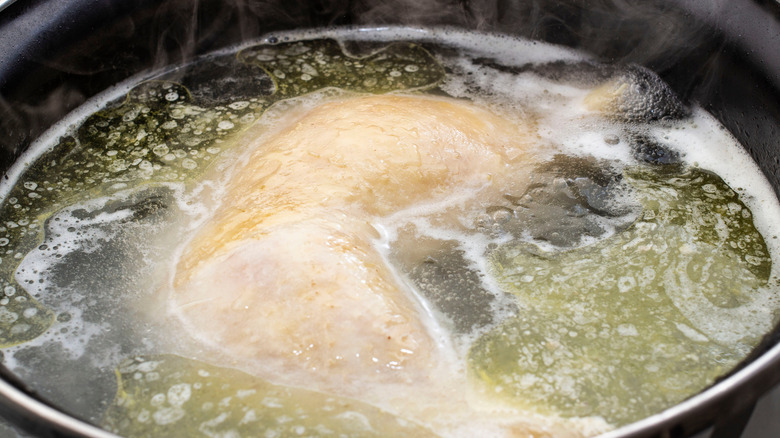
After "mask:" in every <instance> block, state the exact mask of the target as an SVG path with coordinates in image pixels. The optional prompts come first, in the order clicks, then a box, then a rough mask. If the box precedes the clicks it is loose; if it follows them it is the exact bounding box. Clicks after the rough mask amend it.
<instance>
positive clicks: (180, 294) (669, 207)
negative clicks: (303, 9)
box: [0, 27, 780, 437]
mask: <svg viewBox="0 0 780 438" xmlns="http://www.w3.org/2000/svg"><path fill="white" fill-rule="evenodd" d="M8 176H9V180H7V181H6V182H5V183H4V185H3V186H2V195H3V198H2V206H0V217H1V218H2V221H1V222H0V283H2V284H1V285H0V290H2V296H0V347H2V353H3V361H4V364H5V365H6V366H7V367H8V368H9V369H11V370H12V371H13V372H15V373H17V374H18V375H19V376H22V377H23V378H24V379H25V382H28V383H29V385H30V386H31V387H32V388H34V389H35V390H36V391H37V392H38V393H40V394H41V395H42V396H43V397H45V398H46V399H47V400H50V401H51V402H52V403H54V404H55V405H60V406H67V408H68V411H69V412H72V413H74V414H76V415H78V416H81V417H82V418H85V419H87V420H89V421H91V422H93V423H96V424H99V425H101V426H102V427H104V428H106V429H107V430H109V431H111V432H114V433H117V434H119V435H122V436H127V437H142V436H181V437H192V436H209V437H212V436H226V437H227V436H230V437H240V436H267V437H277V436H278V437H281V436H432V437H433V436H440V437H466V436H476V435H479V436H495V437H515V436H518V437H519V436H522V437H529V436H530V437H585V436H595V435H598V434H600V433H603V432H606V431H609V430H613V429H615V428H618V427H621V426H623V425H627V424H629V423H632V422H634V421H637V420H640V419H643V418H646V417H648V416H651V415H654V414H657V413H659V412H662V411H663V410H664V409H667V408H669V407H672V406H674V405H676V404H678V403H680V402H682V401H684V400H685V399H687V398H689V397H691V396H694V395H696V394H697V393H699V392H701V391H702V390H704V389H706V388H708V387H709V386H710V385H712V384H713V383H714V382H715V381H716V380H717V379H718V378H719V377H721V376H723V375H726V374H727V373H729V372H730V371H731V370H733V369H734V367H736V366H737V365H738V364H739V363H740V362H741V361H742V360H744V359H745V358H746V357H747V356H748V355H749V354H750V352H751V351H752V350H753V349H754V348H755V347H756V346H757V345H758V344H759V342H760V341H761V339H762V337H763V336H764V335H765V334H767V333H769V332H770V331H771V330H772V328H773V327H774V326H775V324H776V322H777V315H778V309H779V308H780V302H778V292H779V291H780V289H779V287H778V275H777V274H778V272H777V267H776V263H775V261H776V260H775V259H776V257H777V255H778V251H777V233H778V231H777V229H776V227H777V225H776V222H777V220H776V218H777V217H780V208H779V207H778V202H777V199H776V198H775V195H774V193H773V191H772V190H771V188H770V187H769V184H768V183H767V182H766V181H765V179H764V177H763V175H762V174H761V173H760V171H759V170H758V168H757V167H756V166H755V164H754V163H753V162H752V161H751V159H750V158H749V156H748V155H747V154H746V153H745V152H744V150H743V149H742V147H741V146H740V145H739V144H738V143H737V142H736V141H735V140H734V138H733V137H732V136H731V135H730V134H729V133H728V132H727V131H726V130H725V129H724V128H723V127H721V126H720V125H719V124H718V122H717V121H716V120H715V119H714V118H713V117H712V116H710V115H709V114H707V113H706V112H704V111H703V110H702V109H701V108H700V107H698V106H697V105H696V104H695V102H684V101H682V100H681V99H680V98H679V97H678V96H677V95H676V94H675V93H674V91H673V90H672V89H671V88H670V87H669V86H668V85H667V84H665V83H664V82H663V81H662V80H661V79H660V78H659V77H658V76H657V75H656V74H654V73H653V72H651V71H649V70H647V69H645V68H643V67H641V66H636V65H610V64H603V63H600V62H598V61H597V60H594V59H591V58H590V57H588V55H587V54H582V53H578V52H575V51H572V50H569V49H564V48H561V47H557V46H553V45H548V44H543V43H539V42H533V41H526V40H522V39H517V38H510V37H506V36H501V35H493V34H484V33H475V32H464V31H456V30H453V29H412V28H392V27H391V28H382V29H359V30H358V29H329V30H316V31H307V32H296V33H285V34H275V35H273V36H269V37H267V38H265V39H262V40H260V41H255V42H252V43H247V44H244V45H242V46H239V47H234V48H232V49H230V50H224V51H221V52H217V53H213V54H211V55H208V56H205V57H202V58H199V59H198V60H196V61H194V62H192V63H190V64H187V65H181V66H173V67H169V68H167V69H166V70H164V71H158V72H154V73H150V74H147V75H146V76H143V77H138V78H134V79H132V80H130V81H128V82H126V83H124V84H120V85H117V86H116V87H114V88H112V89H111V90H107V91H106V92H105V93H103V95H101V96H99V98H96V99H93V100H92V101H90V102H89V103H88V104H86V105H84V106H83V108H81V109H80V110H79V111H76V112H75V113H73V114H71V115H70V116H69V117H68V118H67V119H65V120H63V121H62V122H60V123H59V124H58V125H57V126H55V127H54V128H52V129H51V130H50V131H49V132H48V133H47V134H46V135H45V136H43V137H42V138H40V139H39V140H38V141H37V142H36V143H35V144H34V145H33V147H31V149H30V151H29V152H28V153H27V155H25V156H23V157H22V159H20V160H19V161H18V163H17V165H16V166H15V167H14V168H12V169H11V171H9V174H8Z"/></svg>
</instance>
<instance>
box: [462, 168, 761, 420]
mask: <svg viewBox="0 0 780 438" xmlns="http://www.w3.org/2000/svg"><path fill="white" fill-rule="evenodd" d="M625 177H626V179H627V181H628V183H629V184H630V185H632V186H633V187H634V188H635V189H636V191H635V194H634V195H635V196H636V198H637V199H638V201H639V202H640V203H641V205H642V206H643V209H644V210H643V213H642V215H641V217H640V219H639V220H637V221H636V222H635V223H634V224H633V225H631V226H630V227H629V228H628V229H626V230H625V231H624V232H621V233H618V234H616V235H614V236H612V237H610V238H608V239H605V240H602V241H600V242H598V243H596V244H593V245H588V246H584V247H580V248H576V249H571V250H563V251H548V250H543V249H541V248H539V247H536V246H535V245H532V244H529V243H521V242H510V243H507V244H504V245H502V246H500V247H498V248H497V249H496V250H495V251H493V252H492V253H491V254H490V255H489V258H490V261H491V265H492V269H493V274H494V275H495V277H496V279H497V280H498V281H499V282H500V284H501V287H502V289H503V290H505V291H507V292H510V293H512V294H514V295H515V296H516V297H517V298H518V301H517V302H518V307H519V310H518V312H517V316H514V317H510V318H508V319H507V320H506V321H505V322H503V323H502V324H501V325H499V326H498V327H497V328H495V329H493V330H491V331H490V332H488V333H486V334H485V335H483V336H482V337H481V338H480V339H478V340H477V341H476V342H475V343H474V344H473V346H472V347H471V350H470V353H469V359H468V360H469V364H470V369H471V372H472V374H473V376H474V378H475V379H476V381H478V382H480V383H479V384H478V386H479V387H480V388H481V390H482V391H483V392H484V393H486V394H488V395H489V396H490V397H496V398H498V399H501V400H504V401H507V402H509V403H510V404H512V405H515V406H521V407H523V408H525V409H530V410H533V411H538V412H542V413H546V414H561V415H564V416H590V415H600V416H603V417H604V418H606V419H607V421H609V422H610V423H613V424H616V425H621V424H626V423H629V422H631V421H635V420H638V419H641V418H644V417H646V416H648V415H651V414H654V413H657V412H660V411H661V410H663V409H665V408H667V407H670V406H672V405H674V404H676V403H678V402H680V401H682V400H684V399H685V398H687V397H690V396H691V395H693V394H695V393H697V392H699V391H701V390H702V389H704V388H706V387H707V386H709V385H710V384H712V383H713V382H714V380H715V379H716V378H717V377H718V376H721V375H723V374H724V373H726V372H728V371H729V370H730V369H732V368H733V367H734V366H735V365H736V364H737V363H738V362H739V361H740V360H742V359H743V358H744V357H745V355H746V354H747V353H748V352H749V351H750V350H751V349H752V348H753V347H754V346H755V345H756V344H757V343H758V341H759V339H760V337H761V336H762V335H763V333H765V332H766V331H767V330H769V329H770V328H771V327H763V326H760V324H758V325H759V326H758V327H754V326H752V325H751V324H752V323H751V319H753V318H751V312H756V311H762V312H763V311H771V310H768V309H764V308H763V307H762V306H761V304H760V297H761V296H762V295H763V293H764V292H766V289H765V288H766V287H767V280H768V278H769V269H770V263H771V261H770V259H769V257H768V252H767V248H766V244H765V243H764V240H763V238H762V237H761V235H760V234H759V233H758V231H756V229H755V227H754V226H753V223H752V217H751V215H750V212H749V210H748V209H747V207H746V206H745V205H744V204H743V203H742V202H741V201H740V200H739V199H738V197H737V195H736V193H735V192H734V191H732V190H731V189H730V188H729V187H728V186H727V185H726V184H725V183H724V182H723V181H722V180H721V179H720V178H719V177H717V176H716V175H714V174H712V173H710V172H706V171H703V170H699V169H696V168H681V167H680V166H665V167H660V168H651V167H639V168H632V169H627V170H626V172H625ZM754 300H755V302H754ZM750 303H753V306H752V309H748V308H746V307H742V306H745V305H747V304H750ZM756 303H758V304H756Z"/></svg>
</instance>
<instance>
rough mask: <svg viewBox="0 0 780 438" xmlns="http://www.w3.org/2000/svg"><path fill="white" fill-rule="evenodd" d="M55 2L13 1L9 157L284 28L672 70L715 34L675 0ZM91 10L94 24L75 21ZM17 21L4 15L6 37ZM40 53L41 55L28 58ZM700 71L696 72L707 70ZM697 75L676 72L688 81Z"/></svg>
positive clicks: (0, 65) (5, 142) (0, 95)
mask: <svg viewBox="0 0 780 438" xmlns="http://www.w3.org/2000/svg"><path fill="white" fill-rule="evenodd" d="M50 3H55V4H59V6H52V5H50V4H48V3H46V4H44V5H45V6H47V7H48V8H44V7H36V8H34V9H30V10H23V9H21V7H20V6H18V5H17V4H13V5H11V6H10V7H9V8H8V9H7V10H6V11H4V13H8V15H6V16H12V17H13V16H14V14H17V15H18V17H17V18H16V20H17V22H18V21H19V20H21V22H25V23H37V24H36V25H35V26H33V27H31V26H29V25H27V27H28V28H29V29H28V30H27V32H28V33H29V35H27V38H26V39H25V41H26V42H27V41H29V44H26V45H22V46H20V48H13V47H8V48H6V49H3V50H4V51H0V108H2V113H3V114H2V115H3V117H2V119H3V122H2V124H0V129H2V132H1V133H2V135H0V148H1V149H2V151H3V153H4V154H5V155H4V156H2V157H1V158H2V159H3V162H4V164H5V165H4V166H2V167H7V165H8V164H9V163H10V161H9V158H13V157H16V156H18V154H19V153H20V151H21V150H23V149H24V148H25V147H26V146H27V145H28V144H29V143H30V142H31V141H32V140H33V139H35V138H36V137H38V136H39V135H40V134H41V133H42V132H43V131H44V130H45V129H46V128H47V127H48V126H50V125H51V124H53V123H54V122H56V121H57V120H58V119H60V118H62V117H63V116H64V115H65V114H66V113H67V112H69V111H71V110H73V109H74V108H75V107H76V106H77V105H78V104H80V103H81V102H83V101H84V100H85V99H86V98H88V97H90V96H92V95H94V94H96V93H98V92H100V91H101V90H102V89H105V88H107V87H108V86H110V85H113V84H115V83H117V82H120V81H121V80H123V79H125V78H127V77H129V76H131V75H132V74H134V73H136V72H139V71H143V70H153V69H158V68H162V67H164V66H167V65H174V64H180V63H183V62H187V61H189V60H191V59H193V58H195V57H197V56H199V55H202V54H205V53H208V52H211V51H214V50H217V49H220V48H223V47H226V46H229V45H233V44H236V43H238V42H241V41H246V40H249V39H256V38H258V37H260V36H262V35H265V34H268V33H273V32H276V31H281V30H289V29H293V28H313V27H322V26H332V25H358V26H377V25H380V26H381V25H392V24H396V25H397V24H403V25H415V26H457V27H464V28H469V29H475V30H480V31H489V32H500V33H507V34H512V35H518V36H522V37H526V38H531V39H540V40H544V41H547V42H552V43H556V44H562V45H565V46H569V47H573V48H576V49H582V50H585V51H587V52H591V53H594V54H596V55H597V56H599V57H601V58H602V59H604V60H606V61H608V62H621V63H637V64H642V65H645V66H648V67H649V68H651V69H653V70H655V71H657V72H661V74H662V75H663V73H664V72H665V71H666V70H667V69H670V68H672V67H673V66H675V65H677V64H678V63H679V62H680V60H685V59H687V58H688V57H690V56H691V54H692V53H695V52H696V51H697V50H699V51H700V48H701V46H702V45H703V44H705V43H704V42H705V41H706V40H707V39H708V38H711V34H710V33H709V32H708V29H706V28H704V27H701V26H696V25H694V24H692V23H694V22H695V20H693V19H691V17H690V16H688V15H687V13H686V12H684V11H682V10H680V9H679V8H676V7H673V6H672V5H671V3H667V2H665V1H663V0H657V1H648V0H591V1H588V2H582V1H580V0H559V1H542V0H471V1H469V0H314V1H311V0H197V1H184V0H169V1H164V2H160V1H157V0H155V1H153V0H137V1H134V2H106V5H107V6H106V5H102V4H101V6H97V7H95V8H97V9H96V10H93V9H95V8H93V7H92V6H85V5H87V3H88V2H84V1H81V2H79V1H73V2H70V3H68V4H67V6H63V3H59V2H50ZM89 5H92V2H90V3H89ZM101 8H102V9H101ZM50 9H56V10H57V12H58V14H59V15H56V18H55V19H52V18H50V17H51V15H43V14H44V13H46V14H49V13H50V12H51V11H50ZM35 14H38V15H41V16H40V17H38V16H36V15H35ZM106 17H113V18H111V19H107V18H106ZM36 18H40V19H41V20H40V21H38V22H36V21H35V19H36ZM79 21H83V22H86V23H87V24H86V25H85V26H83V27H75V25H74V26H73V27H68V26H71V24H70V23H71V22H74V23H75V22H79ZM13 23H15V22H11V24H10V25H9V24H8V23H5V25H4V26H0V38H2V37H3V35H2V33H3V30H4V27H5V28H7V27H8V26H11V25H12V24H13ZM47 23H48V24H47ZM0 24H2V23H0ZM47 26H48V28H47ZM16 27H17V28H19V27H23V26H16ZM16 31H17V32H23V31H24V29H16ZM41 39H43V40H41ZM9 46H14V45H13V44H11V45H9ZM44 49H46V50H44ZM14 51H16V52H14ZM710 52H711V51H710ZM39 53H42V55H39ZM31 54H32V55H33V59H32V61H33V63H32V64H29V63H27V64H25V63H19V62H17V61H18V60H19V59H27V60H29V58H30V56H31ZM697 61H702V60H701V59H698V60H697ZM701 64H703V62H699V64H698V65H701ZM14 69H18V70H17V71H15V70H14ZM692 72H693V73H696V71H695V70H694V71H691V70H687V71H686V74H687V75H688V76H696V75H695V74H694V75H691V73H692ZM679 76H680V77H681V78H682V77H684V76H685V75H679ZM9 77H10V79H8V78H9ZM691 81H692V79H690V78H683V79H682V80H681V84H682V85H680V86H676V84H675V81H674V80H672V81H670V82H671V85H672V87H673V88H676V89H677V90H676V91H678V92H680V91H685V89H686V88H688V87H690V85H691Z"/></svg>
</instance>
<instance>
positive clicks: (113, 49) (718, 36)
mask: <svg viewBox="0 0 780 438" xmlns="http://www.w3.org/2000/svg"><path fill="white" fill-rule="evenodd" d="M0 8H3V9H2V10H0V42H2V43H0V171H3V172H5V171H6V170H7V169H8V168H9V167H10V166H11V165H12V164H13V163H14V161H15V160H16V159H17V158H18V157H19V155H20V154H21V153H22V152H23V151H24V150H25V149H26V148H27V147H28V146H29V145H30V143H31V142H32V141H33V140H34V139H35V138H37V137H38V136H39V135H40V134H41V133H43V132H44V131H45V130H46V129H47V128H49V127H50V126H51V125H52V124H53V123H55V122H56V121H58V120H59V119H61V118H62V117H64V116H65V115H66V114H67V113H68V112H70V111H71V110H73V109H75V108H76V107H78V106H79V105H80V104H81V103H83V102H84V101H85V100H86V99H87V98H89V97H91V96H93V95H95V94H96V93H98V92H100V91H102V90H104V89H105V88H107V87H108V86H110V85H112V84H115V83H118V82H120V81H122V80H123V79H126V78H128V77H130V76H132V75H134V74H137V73H138V72H141V71H143V70H147V69H153V68H157V67H161V66H163V65H167V64H171V63H178V62H182V61H186V60H188V59H191V58H193V57H195V56H198V55H200V54H204V53H208V52H210V51H213V50H216V49H219V48H222V47H225V46H228V45H231V44H235V43H237V42H239V41H242V40H245V39H249V38H255V37H258V36H260V35H262V34H265V33H268V32H272V31H277V30H285V29H294V28H304V27H321V26H328V25H350V24H360V25H365V24H410V25H452V26H459V27H464V28H468V29H479V30H485V31H493V32H502V33H507V34H512V35H519V36H523V37H527V38H532V39H538V40H543V41H547V42H551V43H556V44H562V45H565V46H570V47H573V48H577V49H581V50H585V51H587V52H590V53H592V54H594V55H596V56H597V57H599V58H601V59H603V60H604V61H606V62H622V63H637V64H641V65H644V66H647V67H649V68H650V69H652V70H654V71H656V72H657V73H658V74H659V75H660V76H662V77H663V78H664V79H665V80H666V81H667V82H668V83H669V84H670V85H671V86H672V88H673V89H674V90H675V91H677V93H678V94H679V95H680V96H682V97H683V99H684V100H688V101H695V102H698V103H699V104H700V105H701V106H703V107H704V108H705V109H706V110H707V111H709V112H710V113H712V114H713V115H714V116H715V117H716V118H718V119H719V120H720V121H721V123H722V124H723V125H724V126H726V128H727V129H728V130H729V131H731V133H732V134H733V135H734V136H735V137H736V138H737V139H738V140H739V141H740V142H741V143H742V144H743V145H744V146H745V148H746V149H747V150H748V152H749V153H750V155H751V156H752V157H753V158H754V159H755V161H756V162H757V163H758V165H759V167H760V168H761V170H762V171H763V172H764V174H765V175H766V177H767V178H768V180H769V181H770V183H771V185H772V186H773V187H774V189H775V192H776V194H780V140H778V139H780V50H778V48H779V47H780V3H777V2H776V1H774V0H711V1H701V0H680V1H665V0H653V1H651V0H591V1H585V0H558V1H555V0H550V1H542V0H477V1H468V0H425V1H421V0H396V1H386V0H343V1H342V0H312V1H305V0H133V1H130V0H16V1H15V2H14V1H13V0H11V1H7V0H6V1H0ZM778 219H780V218H778ZM778 340H780V336H779V335H778V330H775V333H773V334H769V335H767V337H766V339H765V341H764V342H763V344H762V345H761V346H760V347H759V348H758V349H757V350H756V351H755V352H754V353H753V354H752V355H751V357H750V358H749V359H748V360H746V361H745V362H744V363H743V365H742V366H741V367H740V368H739V369H738V370H736V371H735V372H733V373H732V374H731V375H730V376H728V377H726V378H724V379H723V380H722V381H721V382H719V383H718V384H716V385H714V386H713V387H712V388H710V389H708V390H706V391H704V392H703V393H701V394H699V395H697V396H695V397H693V398H691V399H689V400H687V401H686V402H684V403H682V404H680V405H678V406H675V407H673V408H671V409H669V410H667V411H665V412H663V413H661V414H659V415H656V416H653V417H650V418H648V419H645V420H643V421H640V422H638V423H635V424H633V425H629V426H627V427H624V428H621V429H619V430H617V431H614V432H611V433H609V434H607V435H608V436H610V437H613V436H614V437H618V436H620V437H629V436H630V437H639V436H659V437H682V436H690V435H692V434H694V433H696V432H698V431H700V430H702V429H704V428H706V427H708V426H711V425H715V426H716V429H717V432H716V433H719V434H721V435H720V436H738V434H739V431H740V430H741V426H742V425H744V423H740V421H741V417H740V414H742V413H744V412H749V411H750V409H752V406H753V404H754V403H755V401H756V400H757V399H758V398H759V397H760V396H761V395H762V394H763V393H764V392H766V390H768V389H769V388H770V387H772V386H773V385H774V384H776V383H778V382H780V345H779V344H778ZM3 374H4V376H3V379H0V414H2V415H3V416H4V417H5V418H7V419H8V420H10V421H12V422H15V423H17V424H18V425H19V426H20V427H23V428H24V429H26V430H28V431H29V432H30V433H32V434H34V435H35V436H90V437H92V436H111V435H109V434H106V433H105V432H102V431H100V430H99V429H97V428H95V427H93V426H90V425H88V424H86V423H84V422H81V421H80V420H77V419H74V418H71V417H69V416H67V415H66V414H63V413H62V412H61V411H59V410H58V409H57V408H53V407H50V406H49V405H47V403H46V401H45V400H42V399H40V398H39V397H38V396H36V394H35V393H34V392H32V391H31V390H30V389H28V388H27V387H26V386H25V384H24V382H21V381H19V380H18V379H17V378H16V377H15V376H13V375H11V374H10V373H8V372H7V371H3ZM729 433H736V434H735V435H729Z"/></svg>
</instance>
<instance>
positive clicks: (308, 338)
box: [173, 96, 529, 397]
mask: <svg viewBox="0 0 780 438" xmlns="http://www.w3.org/2000/svg"><path fill="white" fill-rule="evenodd" d="M288 123H289V124H288V125H287V127H285V128H283V129H281V130H280V131H278V132H277V133H275V134H274V135H272V136H270V138H265V139H263V140H253V141H252V144H250V145H249V146H250V147H251V148H254V152H252V153H251V156H250V157H249V159H248V161H247V162H246V164H245V165H243V167H240V168H239V169H237V171H236V172H235V174H234V175H233V176H232V178H231V180H230V181H229V183H228V189H227V192H226V196H225V197H224V199H223V200H222V206H221V208H220V209H219V211H218V212H216V214H215V215H214V217H213V218H212V219H211V220H210V222H209V223H208V225H207V226H205V227H204V228H203V229H201V230H200V232H199V233H198V234H197V236H195V237H194V239H193V240H192V241H191V242H190V243H189V245H188V247H187V248H186V250H185V252H184V254H183V256H182V259H181V261H180V263H179V265H178V269H177V272H176V277H175V280H174V289H175V290H174V292H173V302H174V307H175V311H176V312H177V313H178V314H179V316H180V317H181V318H182V319H183V320H184V321H185V322H186V323H187V324H188V325H189V326H190V327H192V328H194V329H195V331H196V332H197V333H198V335H199V337H201V338H202V339H205V340H206V341H208V342H210V343H211V344H212V345H215V346H218V347H219V348H220V349H222V350H224V351H226V352H227V353H228V354H229V355H231V357H234V358H240V359H243V360H247V359H248V360H256V361H257V362H258V363H262V364H263V367H264V368H268V367H269V366H270V367H277V369H279V370H284V372H285V373H296V372H297V373H301V372H303V373H305V374H306V375H307V376H309V378H308V379H307V380H308V381H307V382H306V384H307V385H308V384H313V385H314V386H315V387H318V388H320V389H326V390H336V391H337V392H339V393H341V394H344V393H345V392H346V393H347V395H352V396H356V395H359V394H355V393H354V392H355V391H360V390H359V389H356V390H355V391H350V390H348V389H345V388H344V384H345V382H346V381H351V382H360V381H369V380H371V381H378V382H384V383H392V384H395V383H399V384H407V383H414V382H421V381H424V380H429V379H431V374H435V372H434V370H435V369H436V368H437V367H439V365H440V362H442V358H443V357H444V356H443V355H444V354H445V352H442V351H441V347H440V345H439V343H438V341H437V339H436V338H435V336H433V335H432V333H431V331H430V327H428V326H427V325H426V322H425V321H426V320H427V319H428V317H427V316H424V315H422V314H421V307H420V305H419V303H417V302H415V299H414V296H413V294H412V293H410V292H409V291H408V290H407V289H406V287H405V286H403V285H402V284H401V283H399V281H398V280H397V278H396V277H395V275H394V273H393V271H392V270H391V268H390V267H388V266H387V265H386V262H385V260H384V259H383V257H382V256H381V254H380V253H379V252H378V251H377V249H376V248H375V247H374V240H375V239H376V238H377V237H378V234H377V231H376V229H375V228H374V227H373V226H372V221H375V220H376V219H377V218H380V217H382V216H386V215H388V214H390V213H393V212H396V211H398V210H400V209H404V208H407V207H409V206H412V205H415V204H417V203H422V202H429V201H432V200H437V199H442V198H443V197H445V196H449V195H452V194H454V193H460V192H464V191H469V190H470V191H472V192H473V193H474V194H477V195H478V196H479V197H484V196H490V195H489V194H490V193H494V194H495V193H498V192H499V190H498V189H499V188H501V187H504V186H505V185H507V184H510V183H511V181H513V180H516V179H517V178H518V173H517V172H519V171H520V170H521V169H523V163H524V161H526V160H525V148H526V147H527V144H528V142H529V133H528V131H529V127H528V126H529V125H528V124H527V123H525V122H522V121H520V120H509V119H508V118H504V117H500V116H497V115H495V114H494V113H492V112H489V111H486V110H484V109H481V108H478V107H476V106H474V105H472V104H468V103H465V102H460V101H456V100H452V99H443V98H433V97H409V96H369V97H357V98H350V99H346V100H340V101H336V102H331V103H327V104H323V105H321V106H319V107H317V108H315V109H313V110H311V111H309V112H308V113H306V114H304V115H302V116H300V115H299V116H296V118H295V120H292V121H290V122H288ZM280 372H281V371H280ZM353 388H359V385H355V386H353ZM460 397H463V396H462V395H461V396H460Z"/></svg>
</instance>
